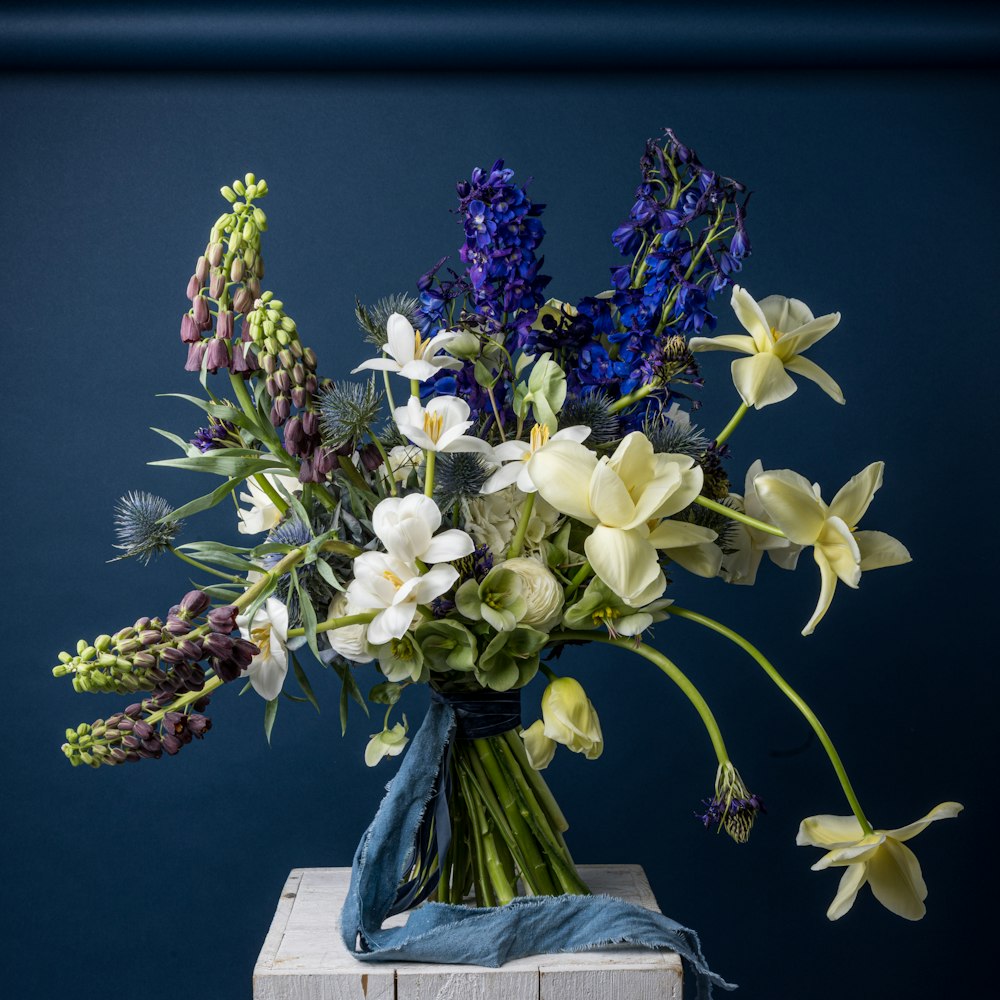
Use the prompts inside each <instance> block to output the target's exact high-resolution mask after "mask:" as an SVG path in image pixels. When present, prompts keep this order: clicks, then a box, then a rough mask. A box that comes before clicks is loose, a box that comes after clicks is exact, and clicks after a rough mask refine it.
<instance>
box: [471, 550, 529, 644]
mask: <svg viewBox="0 0 1000 1000" xmlns="http://www.w3.org/2000/svg"><path fill="white" fill-rule="evenodd" d="M455 606H456V607H457V608H458V610H459V611H461V612H462V614H463V615H465V617H466V618H469V619H471V620H472V621H474V622H478V621H484V622H486V623H487V625H491V626H492V627H493V628H495V629H496V630H497V631H498V632H509V631H510V630H511V629H512V628H514V626H515V625H517V623H518V622H519V621H520V620H521V619H522V618H523V617H524V613H525V611H527V608H528V605H527V602H526V601H525V599H524V586H523V584H522V583H521V578H520V577H519V576H518V575H517V573H515V572H514V571H513V570H509V569H504V567H503V564H501V565H499V566H494V567H493V569H491V570H490V571H489V573H487V574H486V577H485V579H484V580H483V582H482V583H476V581H475V580H466V581H465V583H463V584H462V586H461V587H459V588H458V590H457V592H456V593H455Z"/></svg>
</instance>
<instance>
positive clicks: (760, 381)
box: [730, 352, 796, 410]
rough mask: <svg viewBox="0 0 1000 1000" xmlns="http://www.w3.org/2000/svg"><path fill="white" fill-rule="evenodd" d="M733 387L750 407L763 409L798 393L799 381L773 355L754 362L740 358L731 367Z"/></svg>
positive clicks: (764, 356) (760, 357)
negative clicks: (797, 383) (796, 390)
mask: <svg viewBox="0 0 1000 1000" xmlns="http://www.w3.org/2000/svg"><path fill="white" fill-rule="evenodd" d="M730 371H731V372H732V375H733V385H735V386H736V391H737V392H738V393H739V394H740V398H741V399H742V400H743V402H744V403H746V405H747V406H753V407H756V409H758V410H759V409H761V408H763V407H765V406H770V405H771V404H772V403H780V402H781V401H782V400H783V399H788V397H789V396H791V395H792V393H793V392H795V389H796V385H795V380H794V379H793V378H792V377H791V376H790V375H789V374H788V373H787V372H786V371H785V366H784V365H783V364H782V363H781V362H780V361H779V360H778V358H777V357H775V356H774V355H773V354H771V353H770V352H767V353H762V354H755V355H754V356H753V357H752V358H738V359H737V360H736V361H734V362H733V363H732V365H731V366H730Z"/></svg>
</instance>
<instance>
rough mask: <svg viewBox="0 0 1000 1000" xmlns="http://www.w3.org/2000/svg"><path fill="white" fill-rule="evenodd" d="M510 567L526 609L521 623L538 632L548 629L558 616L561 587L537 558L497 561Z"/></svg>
mask: <svg viewBox="0 0 1000 1000" xmlns="http://www.w3.org/2000/svg"><path fill="white" fill-rule="evenodd" d="M497 565H498V566H502V567H503V568H504V569H509V570H512V571H513V572H514V573H516V574H517V576H518V577H519V579H520V580H521V587H522V595H523V597H524V602H525V604H526V605H527V610H526V611H525V612H524V616H523V617H522V618H521V624H522V625H531V626H532V628H537V629H539V630H540V631H542V632H547V631H549V630H550V629H551V628H552V627H553V626H554V625H555V624H556V623H557V622H558V621H559V620H560V618H561V617H562V607H563V589H562V587H561V586H560V585H559V581H558V580H557V579H556V578H555V574H554V573H553V572H552V570H550V569H549V568H548V566H546V565H545V564H544V563H543V562H540V561H539V560H538V559H530V558H528V557H526V556H518V557H516V558H514V559H508V560H507V561H506V562H502V563H497Z"/></svg>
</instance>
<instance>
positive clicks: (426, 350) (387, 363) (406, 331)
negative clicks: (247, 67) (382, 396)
mask: <svg viewBox="0 0 1000 1000" xmlns="http://www.w3.org/2000/svg"><path fill="white" fill-rule="evenodd" d="M385 331H386V334H387V339H386V343H385V347H384V350H385V353H386V354H388V355H389V357H387V358H373V359H372V360H370V361H365V362H364V363H363V364H360V365H358V367H357V368H355V369H354V370H353V371H352V372H351V374H352V375H356V374H357V373H358V372H360V371H363V370H364V369H371V370H374V371H383V372H395V373H396V374H397V375H402V376H403V378H409V379H416V380H417V381H418V382H426V381H427V379H429V378H433V377H434V376H435V375H437V373H438V372H439V371H442V370H443V369H445V368H450V369H452V370H453V371H457V370H458V369H460V368H461V367H462V362H461V361H458V360H457V359H455V358H448V357H445V358H442V357H440V356H439V354H438V351H440V350H441V349H442V348H443V347H444V346H445V345H446V344H448V343H449V342H450V341H452V340H454V339H455V338H456V337H457V336H458V334H457V333H455V332H452V331H447V330H446V331H443V332H442V333H439V334H438V335H437V336H436V337H430V338H429V339H427V340H424V339H423V337H421V336H420V334H419V332H417V331H415V330H414V329H413V325H412V324H411V323H410V321H409V320H408V319H407V318H406V317H405V316H403V315H402V314H401V313H393V314H392V315H391V316H390V317H389V319H388V322H387V323H386V325H385Z"/></svg>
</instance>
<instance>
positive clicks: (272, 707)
mask: <svg viewBox="0 0 1000 1000" xmlns="http://www.w3.org/2000/svg"><path fill="white" fill-rule="evenodd" d="M277 714H278V699H277V698H272V699H271V700H270V701H269V702H268V703H267V704H266V705H265V706H264V735H265V736H266V737H267V745H268V746H270V745H271V730H272V729H273V728H274V717H275V716H276V715H277Z"/></svg>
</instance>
